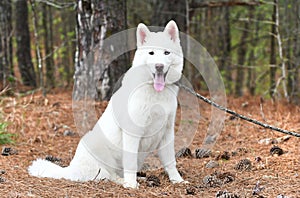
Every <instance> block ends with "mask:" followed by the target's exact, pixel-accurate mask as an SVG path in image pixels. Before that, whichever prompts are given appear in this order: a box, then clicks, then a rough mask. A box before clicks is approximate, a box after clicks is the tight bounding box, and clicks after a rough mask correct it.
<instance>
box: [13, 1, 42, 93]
mask: <svg viewBox="0 0 300 198" xmlns="http://www.w3.org/2000/svg"><path fill="white" fill-rule="evenodd" d="M16 40H17V58H18V66H19V70H20V73H21V77H22V81H23V84H24V85H27V86H32V87H36V86H37V84H36V76H35V72H34V67H33V63H32V59H31V47H30V34H29V27H28V7H27V1H26V0H18V1H16Z"/></svg>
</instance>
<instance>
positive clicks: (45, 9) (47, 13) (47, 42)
mask: <svg viewBox="0 0 300 198" xmlns="http://www.w3.org/2000/svg"><path fill="white" fill-rule="evenodd" d="M42 13H43V14H42V15H43V16H42V20H43V29H44V47H45V66H46V87H49V88H53V87H54V86H55V76H54V72H55V67H54V59H53V38H52V19H51V18H52V13H51V7H50V6H48V5H46V4H43V6H42Z"/></svg>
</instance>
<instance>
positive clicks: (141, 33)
mask: <svg viewBox="0 0 300 198" xmlns="http://www.w3.org/2000/svg"><path fill="white" fill-rule="evenodd" d="M149 35H150V31H149V29H148V28H147V26H146V25H145V24H143V23H140V24H139V25H138V27H137V30H136V38H137V46H138V47H140V46H142V45H144V44H145V43H146V42H147V37H149Z"/></svg>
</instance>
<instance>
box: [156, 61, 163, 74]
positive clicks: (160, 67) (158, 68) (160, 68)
mask: <svg viewBox="0 0 300 198" xmlns="http://www.w3.org/2000/svg"><path fill="white" fill-rule="evenodd" d="M155 69H156V71H158V72H162V71H163V70H164V64H161V63H156V64H155Z"/></svg>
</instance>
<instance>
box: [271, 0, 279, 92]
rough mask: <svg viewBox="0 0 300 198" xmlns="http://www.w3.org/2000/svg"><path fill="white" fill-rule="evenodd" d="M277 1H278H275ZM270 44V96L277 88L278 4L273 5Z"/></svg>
mask: <svg viewBox="0 0 300 198" xmlns="http://www.w3.org/2000/svg"><path fill="white" fill-rule="evenodd" d="M275 3H276V2H275ZM272 21H273V23H272V25H271V37H270V39H271V41H270V42H271V44H270V96H271V97H273V95H274V91H275V88H276V79H275V78H276V70H277V66H276V46H275V42H276V38H275V36H276V5H274V6H273V14H272Z"/></svg>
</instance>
